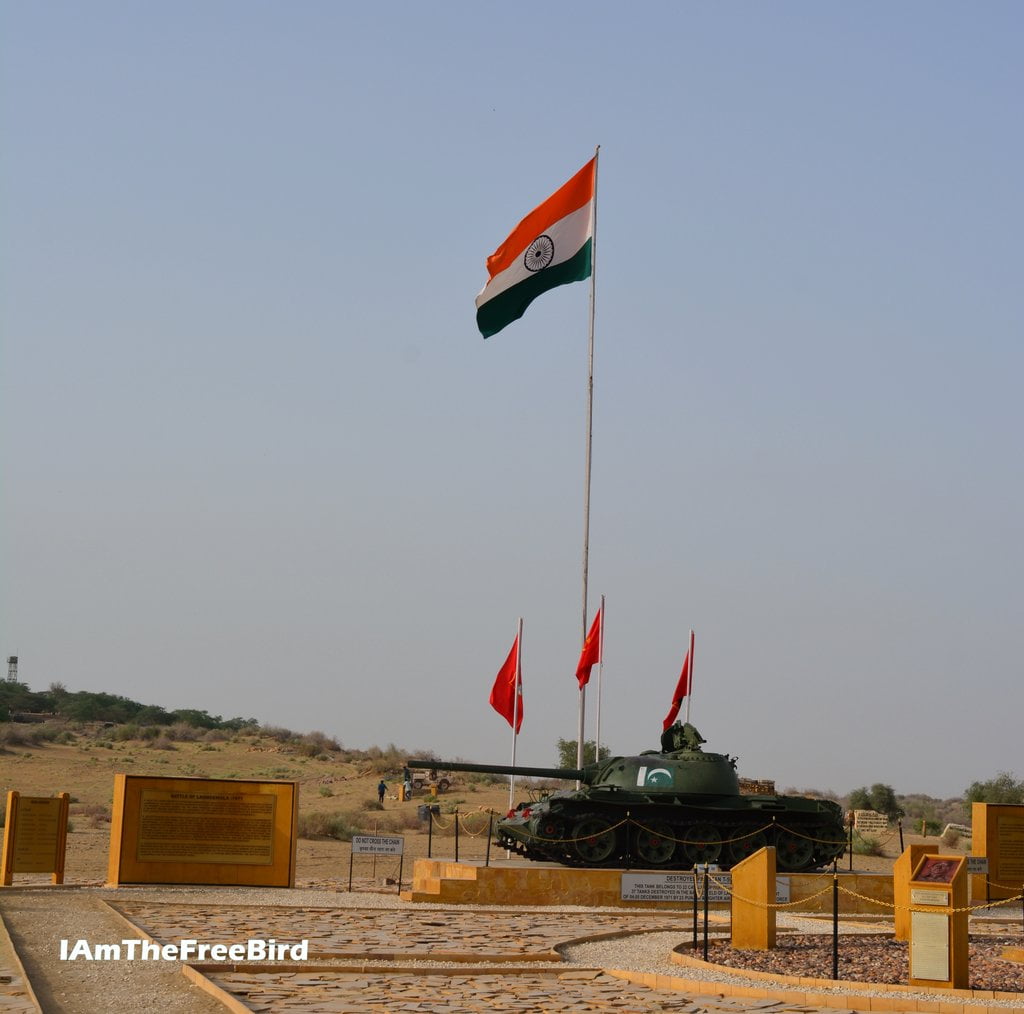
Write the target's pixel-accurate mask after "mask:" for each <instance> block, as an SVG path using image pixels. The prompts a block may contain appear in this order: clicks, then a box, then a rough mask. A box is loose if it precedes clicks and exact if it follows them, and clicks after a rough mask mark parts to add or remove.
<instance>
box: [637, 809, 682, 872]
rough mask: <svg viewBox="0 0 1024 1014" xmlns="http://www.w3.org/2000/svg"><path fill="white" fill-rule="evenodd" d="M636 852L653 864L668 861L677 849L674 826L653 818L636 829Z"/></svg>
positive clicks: (656, 864)
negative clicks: (671, 826)
mask: <svg viewBox="0 0 1024 1014" xmlns="http://www.w3.org/2000/svg"><path fill="white" fill-rule="evenodd" d="M634 843H635V846H636V854H637V855H638V856H639V857H640V858H641V859H642V860H643V861H644V862H645V863H650V864H651V866H662V865H664V864H665V863H667V862H668V861H669V860H670V859H671V858H672V854H673V853H674V852H675V850H676V840H675V837H674V835H673V834H672V828H670V827H669V826H668V824H665V823H664V822H662V821H660V820H653V821H650V822H648V823H645V824H643V825H642V826H640V827H638V828H637V829H636V837H635V839H634Z"/></svg>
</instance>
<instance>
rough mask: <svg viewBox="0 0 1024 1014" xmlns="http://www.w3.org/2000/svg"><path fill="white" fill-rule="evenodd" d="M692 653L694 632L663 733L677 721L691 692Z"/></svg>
mask: <svg viewBox="0 0 1024 1014" xmlns="http://www.w3.org/2000/svg"><path fill="white" fill-rule="evenodd" d="M692 653H693V631H692V630H691V631H690V648H689V650H688V651H687V652H686V658H684V659H683V671H682V672H681V673H680V674H679V682H678V683H677V684H676V689H675V693H673V694H672V707H671V708H669V712H668V714H667V715H666V716H665V721H664V722H663V723H662V726H661V731H662V732H664V731H665V730H666V729H667V728H668V727H669V726H670V725H671V724H672V723H673V722H674V721H675V720H676V716H677V715H678V714H679V707H680V705H681V704H682V703H683V698H684V697H686V695H687V694H689V692H690V669H691V666H692V665H693V661H692V659H691V658H690V656H691V654H692Z"/></svg>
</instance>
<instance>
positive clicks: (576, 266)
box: [476, 158, 597, 338]
mask: <svg viewBox="0 0 1024 1014" xmlns="http://www.w3.org/2000/svg"><path fill="white" fill-rule="evenodd" d="M596 172H597V160H596V158H594V159H591V160H590V161H589V162H588V163H587V164H586V165H585V166H584V167H583V168H582V169H581V170H580V171H579V172H578V173H576V175H575V176H573V178H572V179H571V180H569V181H568V183H565V184H563V186H561V187H559V189H558V190H556V191H555V192H554V193H553V194H552V195H551V196H550V197H549V198H548V199H547V200H546V201H544V202H543V203H542V204H540V205H538V206H537V207H536V208H534V209H533V211H531V212H530V213H529V214H528V215H527V216H526V217H525V218H524V219H523V220H522V221H521V222H520V223H519V224H518V225H517V226H516V227H515V228H514V229H513V230H512V232H511V233H509V235H508V238H507V239H506V240H505V242H504V243H502V244H501V246H499V247H498V249H497V250H495V251H494V253H492V254H491V256H490V257H488V258H487V274H488V280H487V284H486V285H485V286H484V287H483V289H482V291H481V292H480V295H479V296H477V297H476V323H477V327H478V328H479V329H480V333H481V334H482V335H483V336H484V338H489V337H490V336H491V335H493V334H497V333H498V332H499V331H500V330H501V329H502V328H504V327H506V326H507V325H509V324H511V323H512V321H514V320H518V319H519V318H520V317H522V315H523V314H524V313H525V312H526V308H527V307H528V306H529V305H530V303H532V302H533V301H534V300H535V299H536V298H537V297H538V296H539V295H541V293H544V292H547V291H548V289H553V288H555V286H557V285H566V284H568V283H569V282H581V281H583V280H584V279H585V278H589V277H590V272H591V266H592V259H593V243H594V185H595V180H596Z"/></svg>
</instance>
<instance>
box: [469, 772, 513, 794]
mask: <svg viewBox="0 0 1024 1014" xmlns="http://www.w3.org/2000/svg"><path fill="white" fill-rule="evenodd" d="M463 777H465V779H466V782H467V784H468V785H469V786H470V787H471V789H470V791H473V790H474V789H475V788H476V786H478V785H508V775H496V774H494V773H493V772H490V771H469V772H466V774H465V775H464V776H463Z"/></svg>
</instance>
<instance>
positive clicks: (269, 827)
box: [107, 774, 299, 887]
mask: <svg viewBox="0 0 1024 1014" xmlns="http://www.w3.org/2000/svg"><path fill="white" fill-rule="evenodd" d="M298 801H299V786H298V783H296V782H279V781H274V782H257V781H242V780H235V779H211V778H154V777H141V776H136V775H122V774H119V775H116V776H115V780H114V812H113V817H112V819H111V824H110V860H109V864H108V868H107V878H108V880H109V882H110V883H111V884H114V885H117V884H232V885H240V886H262V887H292V886H294V884H295V844H296V826H297V822H298Z"/></svg>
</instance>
